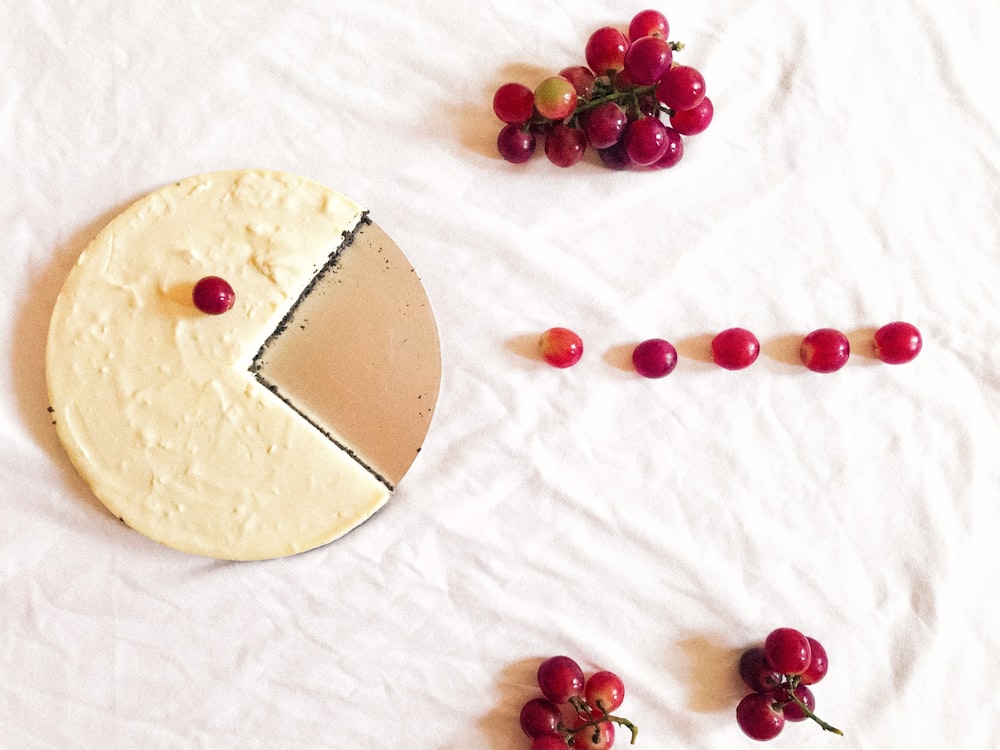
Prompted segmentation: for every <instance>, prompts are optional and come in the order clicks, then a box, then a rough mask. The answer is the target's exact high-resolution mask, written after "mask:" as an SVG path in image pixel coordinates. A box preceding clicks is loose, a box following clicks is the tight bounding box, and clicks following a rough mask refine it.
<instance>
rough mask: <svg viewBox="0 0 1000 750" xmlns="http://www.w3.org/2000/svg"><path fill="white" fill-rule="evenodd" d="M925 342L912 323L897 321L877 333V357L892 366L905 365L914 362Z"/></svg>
mask: <svg viewBox="0 0 1000 750" xmlns="http://www.w3.org/2000/svg"><path fill="white" fill-rule="evenodd" d="M923 345H924V342H923V339H922V338H921V336H920V331H919V330H917V327H916V326H915V325H913V324H912V323H904V322H903V321H901V320H900V321H896V322H895V323H887V324H886V325H884V326H882V327H881V328H879V329H878V330H877V331H875V356H876V357H878V359H880V360H881V361H883V362H885V363H886V364H890V365H903V364H906V363H907V362H912V361H913V360H914V359H915V358H916V356H917V355H918V354H920V350H921V349H922V348H923Z"/></svg>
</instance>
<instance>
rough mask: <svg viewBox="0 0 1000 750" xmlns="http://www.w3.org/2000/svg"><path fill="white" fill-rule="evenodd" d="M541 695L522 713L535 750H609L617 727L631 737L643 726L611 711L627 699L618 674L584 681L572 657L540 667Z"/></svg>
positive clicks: (604, 673)
mask: <svg viewBox="0 0 1000 750" xmlns="http://www.w3.org/2000/svg"><path fill="white" fill-rule="evenodd" d="M538 687H539V688H540V689H541V691H542V696H540V697H537V698H532V699H531V700H529V701H528V702H527V703H525V704H524V707H523V708H522V709H521V714H520V722H521V729H522V730H523V731H524V733H525V734H526V735H528V737H530V738H531V745H530V750H567V748H572V749H573V750H608V748H610V747H611V746H612V745H614V743H615V726H616V725H618V726H622V727H625V728H626V729H628V730H629V732H630V733H631V742H630V744H634V743H635V738H636V735H637V734H638V732H639V729H638V727H636V726H635V724H633V723H632V722H631V721H629V720H628V719H625V718H623V717H621V716H615V715H614V714H612V713H611V712H612V711H614V710H616V709H617V708H618V707H619V706H621V704H622V701H623V700H624V699H625V685H624V683H623V682H622V680H621V678H620V677H619V676H618V675H616V674H615V673H614V672H608V671H601V672H595V673H594V674H592V675H591V676H590V677H589V678H586V679H584V674H583V670H582V669H581V668H580V665H579V664H577V663H576V662H575V661H573V659H571V658H570V657H568V656H552V657H549V658H548V659H546V660H545V661H543V662H542V663H541V664H540V665H539V666H538Z"/></svg>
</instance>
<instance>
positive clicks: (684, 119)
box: [670, 96, 715, 135]
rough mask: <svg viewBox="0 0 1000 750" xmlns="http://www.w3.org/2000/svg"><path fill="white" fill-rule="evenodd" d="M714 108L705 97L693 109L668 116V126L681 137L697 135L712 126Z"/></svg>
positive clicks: (710, 101)
mask: <svg viewBox="0 0 1000 750" xmlns="http://www.w3.org/2000/svg"><path fill="white" fill-rule="evenodd" d="M714 116H715V107H713V106H712V100H711V99H709V98H708V97H707V96H706V97H705V98H704V99H702V100H701V102H700V103H699V104H698V106H696V107H694V108H693V109H682V110H679V111H677V112H674V113H673V114H672V115H670V124H671V125H672V126H673V127H674V129H675V130H676V131H677V132H678V133H680V134H681V135H698V133H702V132H704V131H705V129H706V128H708V126H709V125H711V124H712V118H713V117H714Z"/></svg>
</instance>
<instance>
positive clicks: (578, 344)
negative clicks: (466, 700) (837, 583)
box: [538, 326, 583, 702]
mask: <svg viewBox="0 0 1000 750" xmlns="http://www.w3.org/2000/svg"><path fill="white" fill-rule="evenodd" d="M538 348H539V350H540V351H541V353H542V358H543V359H544V360H545V361H546V362H548V363H549V364H550V365H552V366H553V367H572V366H573V365H575V364H576V363H577V362H579V361H580V358H581V357H582V356H583V341H582V340H581V339H580V337H579V336H577V335H576V334H575V333H574V332H573V331H571V330H569V329H568V328H561V327H558V326H557V327H555V328H550V329H548V330H547V331H545V332H544V333H542V335H541V337H540V338H539V339H538ZM557 702H558V701H557Z"/></svg>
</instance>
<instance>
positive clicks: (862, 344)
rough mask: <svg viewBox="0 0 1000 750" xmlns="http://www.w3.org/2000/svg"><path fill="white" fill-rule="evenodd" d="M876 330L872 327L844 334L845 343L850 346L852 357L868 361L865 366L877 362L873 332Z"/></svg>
mask: <svg viewBox="0 0 1000 750" xmlns="http://www.w3.org/2000/svg"><path fill="white" fill-rule="evenodd" d="M877 330H878V329H877V328H875V327H874V326H867V327H865V328H855V329H854V330H853V331H847V332H846V335H847V341H848V343H849V344H850V345H851V356H852V357H861V358H862V359H866V360H870V361H869V362H867V363H866V364H876V363H877V362H878V357H876V356H875V331H877Z"/></svg>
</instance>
